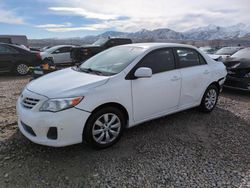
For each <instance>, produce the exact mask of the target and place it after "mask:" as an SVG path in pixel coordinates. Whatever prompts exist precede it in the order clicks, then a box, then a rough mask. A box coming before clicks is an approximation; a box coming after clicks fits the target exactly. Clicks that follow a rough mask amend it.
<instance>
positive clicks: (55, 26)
mask: <svg viewBox="0 0 250 188" xmlns="http://www.w3.org/2000/svg"><path fill="white" fill-rule="evenodd" d="M70 26H72V24H71V23H64V24H43V25H37V26H35V27H37V28H64V27H70Z"/></svg>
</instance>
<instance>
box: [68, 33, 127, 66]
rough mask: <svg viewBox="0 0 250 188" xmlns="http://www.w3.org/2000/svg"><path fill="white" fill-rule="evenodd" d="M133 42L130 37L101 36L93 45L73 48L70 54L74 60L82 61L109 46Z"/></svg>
mask: <svg viewBox="0 0 250 188" xmlns="http://www.w3.org/2000/svg"><path fill="white" fill-rule="evenodd" d="M131 43H132V40H131V39H128V38H110V37H108V38H100V39H99V40H97V41H96V42H94V43H93V44H91V45H85V46H80V47H74V48H72V51H71V54H70V56H71V58H72V61H73V62H75V63H80V62H83V61H86V60H87V59H89V58H90V57H92V56H94V55H96V54H98V53H100V52H101V51H103V50H106V49H108V48H111V47H114V46H118V45H124V44H131Z"/></svg>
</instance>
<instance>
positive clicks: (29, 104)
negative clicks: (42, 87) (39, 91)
mask: <svg viewBox="0 0 250 188" xmlns="http://www.w3.org/2000/svg"><path fill="white" fill-rule="evenodd" d="M38 102H39V99H34V98H28V97H26V98H24V99H23V101H22V105H23V107H25V108H28V109H32V108H33V107H34V106H35V105H36V104H37V103H38Z"/></svg>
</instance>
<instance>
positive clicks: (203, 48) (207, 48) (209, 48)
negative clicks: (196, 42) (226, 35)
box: [199, 46, 218, 54]
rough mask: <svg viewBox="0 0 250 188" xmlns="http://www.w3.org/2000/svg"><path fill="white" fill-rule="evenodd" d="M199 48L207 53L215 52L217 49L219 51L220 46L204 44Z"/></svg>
mask: <svg viewBox="0 0 250 188" xmlns="http://www.w3.org/2000/svg"><path fill="white" fill-rule="evenodd" d="M199 49H200V50H201V51H203V52H204V53H206V54H214V53H215V52H216V51H218V48H216V47H212V46H203V47H200V48H199Z"/></svg>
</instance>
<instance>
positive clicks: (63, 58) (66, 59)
mask: <svg viewBox="0 0 250 188" xmlns="http://www.w3.org/2000/svg"><path fill="white" fill-rule="evenodd" d="M70 51H71V47H61V48H59V49H58V50H56V51H55V52H53V53H52V54H53V59H54V63H56V64H63V63H71V62H72V60H71V58H70Z"/></svg>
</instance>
